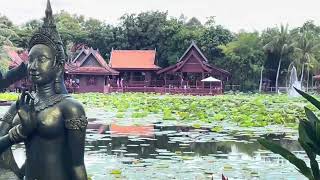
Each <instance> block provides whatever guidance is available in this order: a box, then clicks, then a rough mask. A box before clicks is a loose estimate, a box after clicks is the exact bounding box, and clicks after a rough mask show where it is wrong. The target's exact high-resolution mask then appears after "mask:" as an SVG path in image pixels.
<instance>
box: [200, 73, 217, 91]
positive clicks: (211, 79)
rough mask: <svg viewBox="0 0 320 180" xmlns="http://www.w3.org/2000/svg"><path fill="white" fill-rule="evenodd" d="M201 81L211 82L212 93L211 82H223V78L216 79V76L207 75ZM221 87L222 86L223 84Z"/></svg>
mask: <svg viewBox="0 0 320 180" xmlns="http://www.w3.org/2000/svg"><path fill="white" fill-rule="evenodd" d="M201 81H202V82H210V93H211V82H220V83H221V80H219V79H216V78H214V77H212V76H209V77H207V78H205V79H202V80H201ZM221 87H222V84H221Z"/></svg>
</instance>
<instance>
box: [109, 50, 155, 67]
mask: <svg viewBox="0 0 320 180" xmlns="http://www.w3.org/2000/svg"><path fill="white" fill-rule="evenodd" d="M155 58H156V51H155V50H112V51H111V57H110V63H109V65H110V67H112V68H114V69H152V70H153V69H154V70H156V69H160V67H159V66H157V65H155Z"/></svg>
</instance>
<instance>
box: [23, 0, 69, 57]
mask: <svg viewBox="0 0 320 180" xmlns="http://www.w3.org/2000/svg"><path fill="white" fill-rule="evenodd" d="M45 14H46V16H45V17H44V19H43V24H42V27H40V28H39V29H38V30H37V31H36V32H35V33H34V34H33V36H32V37H31V39H30V41H29V49H31V48H32V47H33V46H34V45H36V44H44V45H47V46H49V47H51V48H53V49H54V50H55V51H56V55H58V56H60V57H58V60H60V61H63V62H62V63H64V61H65V57H64V50H63V44H62V40H61V38H60V35H59V32H58V31H57V28H56V25H55V21H54V18H53V15H52V9H51V4H50V0H47V8H46V11H45Z"/></svg>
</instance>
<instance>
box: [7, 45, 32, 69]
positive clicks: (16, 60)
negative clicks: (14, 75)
mask: <svg viewBox="0 0 320 180" xmlns="http://www.w3.org/2000/svg"><path fill="white" fill-rule="evenodd" d="M4 50H5V52H6V53H7V55H8V57H9V58H10V60H11V61H10V64H9V68H15V67H17V66H19V65H20V64H21V63H22V62H27V61H28V52H27V51H24V52H22V53H21V54H18V52H17V51H15V50H14V49H13V48H11V47H4Z"/></svg>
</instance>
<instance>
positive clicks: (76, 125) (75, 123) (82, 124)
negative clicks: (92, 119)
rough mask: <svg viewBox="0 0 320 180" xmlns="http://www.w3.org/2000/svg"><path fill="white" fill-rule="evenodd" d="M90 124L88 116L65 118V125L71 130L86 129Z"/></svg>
mask: <svg viewBox="0 0 320 180" xmlns="http://www.w3.org/2000/svg"><path fill="white" fill-rule="evenodd" d="M87 125H88V119H87V117H86V116H84V115H83V116H81V117H77V118H72V119H66V120H65V127H66V128H67V129H69V130H81V131H83V130H85V129H86V127H87Z"/></svg>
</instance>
